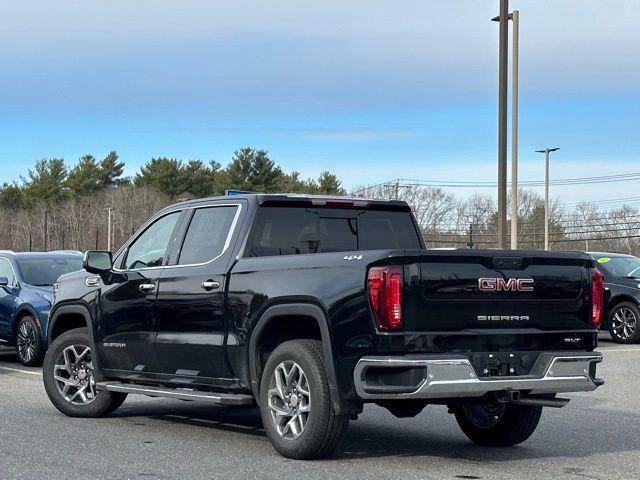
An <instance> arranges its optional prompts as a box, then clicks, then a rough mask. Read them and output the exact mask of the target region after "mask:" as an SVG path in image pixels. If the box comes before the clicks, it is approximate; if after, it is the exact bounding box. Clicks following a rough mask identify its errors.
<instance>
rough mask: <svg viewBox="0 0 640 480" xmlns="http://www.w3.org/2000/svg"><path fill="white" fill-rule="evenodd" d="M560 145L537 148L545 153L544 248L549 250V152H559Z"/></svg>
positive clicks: (538, 151)
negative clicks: (542, 148)
mask: <svg viewBox="0 0 640 480" xmlns="http://www.w3.org/2000/svg"><path fill="white" fill-rule="evenodd" d="M558 150H560V148H558V147H554V148H549V147H547V148H545V149H544V150H536V153H544V249H545V250H549V153H551V152H557V151H558Z"/></svg>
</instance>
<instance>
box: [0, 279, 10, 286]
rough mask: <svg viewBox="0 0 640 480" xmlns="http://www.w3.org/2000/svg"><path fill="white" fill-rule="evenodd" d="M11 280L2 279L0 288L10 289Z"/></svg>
mask: <svg viewBox="0 0 640 480" xmlns="http://www.w3.org/2000/svg"><path fill="white" fill-rule="evenodd" d="M8 286H9V279H8V278H7V277H0V287H8Z"/></svg>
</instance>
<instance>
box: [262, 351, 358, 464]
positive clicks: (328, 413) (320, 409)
mask: <svg viewBox="0 0 640 480" xmlns="http://www.w3.org/2000/svg"><path fill="white" fill-rule="evenodd" d="M291 363H295V364H297V365H299V366H300V368H301V369H302V371H303V373H304V376H305V377H306V380H307V382H306V387H308V392H309V394H310V395H309V405H310V410H309V412H308V413H307V414H306V415H307V416H306V423H305V424H304V427H303V428H302V431H301V433H300V434H299V436H298V437H297V438H286V436H283V435H281V434H280V433H279V432H278V427H277V426H276V422H275V420H274V419H273V418H272V414H271V408H270V407H269V392H270V390H273V389H274V387H275V371H276V368H279V367H280V365H282V364H285V365H286V364H291ZM294 385H295V384H294ZM296 388H297V387H296ZM294 390H295V392H297V390H296V389H295V388H294ZM301 402H302V400H301ZM295 405H297V400H296V403H295ZM299 406H302V403H300V405H299ZM260 411H261V414H262V423H263V425H264V429H265V432H266V433H267V437H269V440H270V441H271V444H272V445H273V447H274V448H275V449H276V451H277V452H278V453H280V455H282V456H284V457H287V458H293V459H297V460H309V459H314V458H322V457H327V456H329V455H330V454H331V453H333V451H334V450H335V448H336V447H337V445H338V443H339V442H340V439H341V437H342V435H343V433H344V432H345V430H346V428H347V426H348V424H349V417H348V416H346V415H338V414H337V413H336V412H335V410H334V408H333V403H332V401H331V394H330V391H329V382H328V381H327V373H326V371H325V366H324V355H323V353H322V343H321V342H319V341H317V340H291V341H288V342H285V343H282V344H281V345H279V346H278V347H277V348H276V349H275V350H274V351H273V352H272V353H271V355H270V356H269V359H268V360H267V363H266V365H265V368H264V371H263V374H262V381H261V385H260Z"/></svg>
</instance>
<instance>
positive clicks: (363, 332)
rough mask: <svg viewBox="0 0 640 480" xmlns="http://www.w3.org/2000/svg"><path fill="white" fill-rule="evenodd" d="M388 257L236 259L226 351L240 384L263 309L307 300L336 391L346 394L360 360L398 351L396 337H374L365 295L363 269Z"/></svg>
mask: <svg viewBox="0 0 640 480" xmlns="http://www.w3.org/2000/svg"><path fill="white" fill-rule="evenodd" d="M395 254H396V255H397V254H400V255H401V254H402V252H398V251H395ZM360 255H361V256H362V258H360V259H357V258H352V259H351V260H349V259H348V258H349V256H360ZM393 255H394V252H391V251H359V252H340V253H320V254H309V255H289V256H279V257H260V258H242V259H240V260H238V262H237V263H236V264H235V266H234V267H233V269H232V272H231V275H230V279H229V290H228V310H229V312H230V314H229V319H228V321H229V325H228V339H227V352H228V355H229V359H230V362H231V364H232V368H233V370H234V371H235V372H236V375H238V377H239V378H240V380H241V382H242V383H244V384H245V385H248V384H249V378H248V371H247V365H248V361H247V359H248V355H249V351H248V343H249V337H250V335H251V333H252V332H253V330H254V329H255V327H256V324H257V323H258V321H259V320H260V318H261V316H262V314H263V313H264V312H265V310H266V309H268V308H269V307H271V306H273V305H278V304H282V303H305V302H307V303H312V304H314V305H317V306H318V307H320V308H321V309H322V310H323V311H324V313H325V316H326V318H327V323H328V328H329V334H330V337H331V349H332V354H333V360H334V366H335V370H336V377H337V381H338V387H339V388H340V390H341V392H342V393H343V395H346V396H347V397H349V396H351V395H349V394H350V393H352V389H353V379H352V373H353V368H354V366H355V363H356V362H357V361H358V359H359V358H360V357H362V356H363V355H365V354H382V353H398V352H399V353H401V352H402V349H403V338H402V335H397V334H396V335H376V333H375V328H374V326H373V323H372V321H371V317H370V315H369V305H368V302H367V299H366V295H365V277H366V270H367V265H369V264H370V263H371V262H374V261H380V259H383V260H382V261H383V262H384V261H385V260H384V259H385V258H389V257H391V256H393ZM400 260H401V257H400Z"/></svg>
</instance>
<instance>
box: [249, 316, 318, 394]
mask: <svg viewBox="0 0 640 480" xmlns="http://www.w3.org/2000/svg"><path fill="white" fill-rule="evenodd" d="M302 338H310V339H314V340H322V334H321V333H320V326H319V325H318V322H317V321H316V319H315V318H313V317H309V316H306V315H288V316H279V317H274V318H272V319H271V320H269V323H268V324H267V325H266V326H265V327H264V328H263V329H262V330H261V331H260V333H259V337H258V340H257V343H256V352H255V353H256V355H255V361H256V378H257V379H258V382H259V379H260V378H261V377H262V369H263V367H264V365H265V364H266V363H267V359H268V358H269V355H271V352H273V351H274V350H275V349H276V347H277V346H278V345H280V344H281V343H284V342H286V341H289V340H297V339H302Z"/></svg>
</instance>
